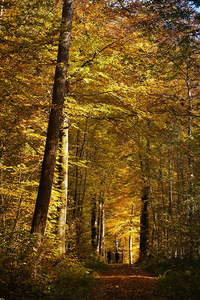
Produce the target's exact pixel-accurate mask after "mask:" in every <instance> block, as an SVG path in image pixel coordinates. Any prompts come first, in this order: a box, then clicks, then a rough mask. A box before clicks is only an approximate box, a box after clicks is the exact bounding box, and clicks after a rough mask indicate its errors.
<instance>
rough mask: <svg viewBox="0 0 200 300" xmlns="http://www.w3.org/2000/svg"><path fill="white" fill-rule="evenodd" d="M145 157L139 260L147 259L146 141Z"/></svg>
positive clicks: (148, 176) (148, 186) (148, 192)
mask: <svg viewBox="0 0 200 300" xmlns="http://www.w3.org/2000/svg"><path fill="white" fill-rule="evenodd" d="M146 149H147V150H146V157H145V158H144V159H143V161H142V159H141V173H142V182H143V186H142V209H141V217H140V259H143V258H145V257H147V255H148V251H149V199H150V184H149V179H150V165H149V152H150V145H149V141H147V146H146Z"/></svg>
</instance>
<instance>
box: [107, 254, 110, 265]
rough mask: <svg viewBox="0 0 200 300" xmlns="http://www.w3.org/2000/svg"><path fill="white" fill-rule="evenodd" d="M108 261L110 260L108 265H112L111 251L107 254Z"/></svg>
mask: <svg viewBox="0 0 200 300" xmlns="http://www.w3.org/2000/svg"><path fill="white" fill-rule="evenodd" d="M107 260H108V263H109V264H110V263H111V251H108V252H107Z"/></svg>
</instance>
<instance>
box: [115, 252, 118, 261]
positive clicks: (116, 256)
mask: <svg viewBox="0 0 200 300" xmlns="http://www.w3.org/2000/svg"><path fill="white" fill-rule="evenodd" d="M115 262H116V264H117V263H118V262H119V252H118V251H116V252H115Z"/></svg>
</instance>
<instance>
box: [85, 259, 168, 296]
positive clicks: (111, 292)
mask: <svg viewBox="0 0 200 300" xmlns="http://www.w3.org/2000/svg"><path fill="white" fill-rule="evenodd" d="M122 299H123V300H165V299H166V298H165V297H164V296H163V295H162V293H161V291H160V290H159V287H158V278H157V277H155V276H154V275H153V274H151V273H149V272H147V271H145V270H143V269H142V268H141V267H138V266H137V265H125V264H124V265H123V264H110V265H109V267H108V270H107V271H106V272H104V273H103V274H102V275H101V276H99V277H98V278H97V285H96V286H95V287H94V289H93V291H92V292H91V293H90V294H89V296H88V297H87V300H122Z"/></svg>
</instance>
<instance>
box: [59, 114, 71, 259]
mask: <svg viewBox="0 0 200 300" xmlns="http://www.w3.org/2000/svg"><path fill="white" fill-rule="evenodd" d="M68 131H69V126H68V120H67V117H65V118H64V122H63V129H62V130H61V137H60V140H61V162H60V163H61V166H60V177H61V183H60V187H61V196H60V199H61V208H60V211H59V220H58V237H59V252H60V254H61V255H64V254H65V252H66V249H65V235H66V221H67V198H68V156H69V154H68V152H69V151H68V148H69V137H68Z"/></svg>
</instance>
